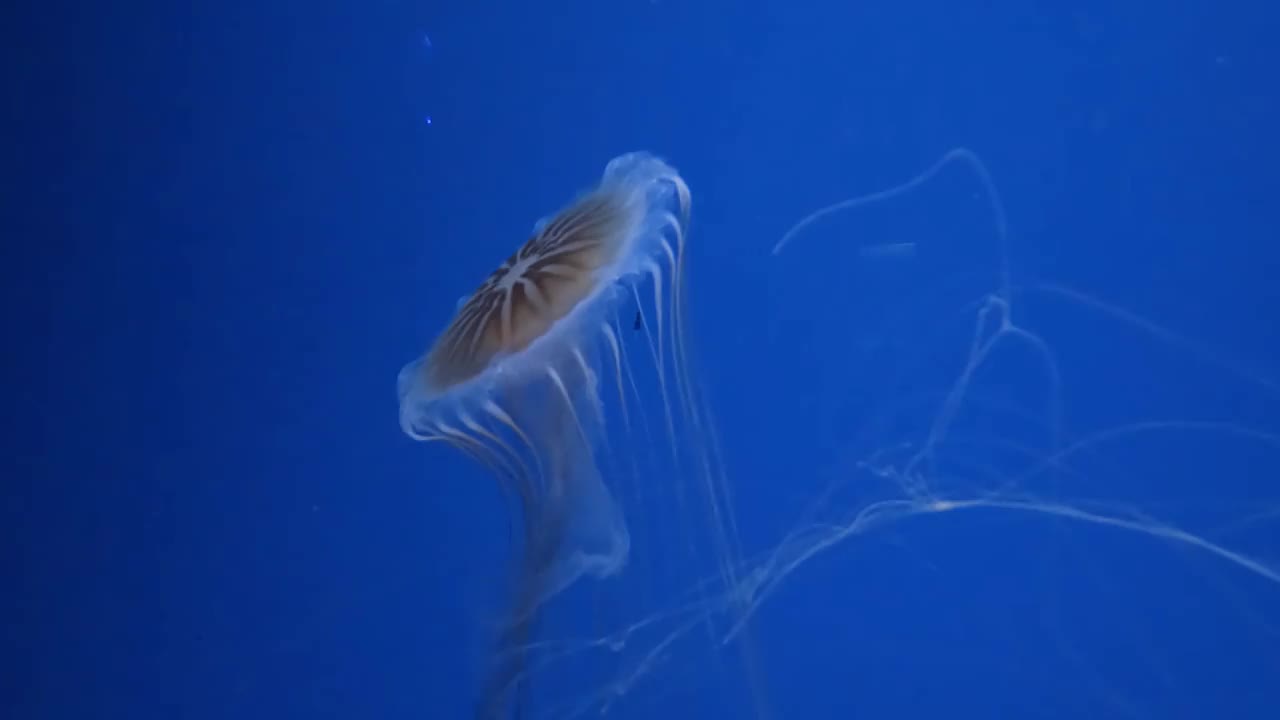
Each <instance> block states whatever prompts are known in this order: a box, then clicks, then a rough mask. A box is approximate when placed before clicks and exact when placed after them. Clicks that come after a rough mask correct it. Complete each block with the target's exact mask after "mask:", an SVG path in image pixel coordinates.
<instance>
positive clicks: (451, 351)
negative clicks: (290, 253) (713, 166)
mask: <svg viewBox="0 0 1280 720" xmlns="http://www.w3.org/2000/svg"><path fill="white" fill-rule="evenodd" d="M689 211H690V193H689V189H688V186H687V185H686V184H685V182H684V180H683V179H682V178H681V177H680V175H679V174H678V173H677V172H676V171H675V169H673V168H672V167H671V166H669V165H667V164H666V163H665V162H663V161H662V160H660V159H658V158H656V157H654V156H652V155H649V154H647V153H630V154H626V155H622V156H620V157H617V158H615V159H613V160H612V161H610V162H609V163H608V165H607V166H606V168H605V171H604V174H603V177H602V178H601V180H600V182H599V184H598V185H597V186H596V187H594V188H592V189H590V190H588V191H587V192H585V193H583V194H581V195H580V196H579V197H578V198H577V199H576V200H574V201H573V202H571V203H569V204H568V205H567V206H566V207H564V208H563V209H562V210H560V211H559V212H557V213H555V214H554V215H551V216H549V217H547V218H544V219H542V220H539V221H538V222H537V223H536V224H535V226H534V232H533V234H532V236H531V237H530V238H529V239H528V240H527V241H526V242H525V243H524V244H523V245H522V246H521V247H520V248H519V249H518V250H517V251H516V252H515V253H514V254H512V255H511V256H510V257H508V258H507V260H506V261H505V262H503V263H502V264H501V265H500V266H499V267H498V268H497V269H496V270H495V271H493V273H491V274H490V275H489V276H488V278H486V279H485V280H484V282H482V283H481V284H480V285H479V287H478V288H476V290H475V291H474V292H473V293H472V294H471V295H469V296H466V297H465V298H464V299H462V300H460V301H459V303H458V309H457V311H456V313H455V315H454V316H453V318H452V320H451V321H450V322H449V324H448V325H447V326H446V328H445V329H444V331H443V332H442V333H441V334H440V336H439V337H438V338H437V339H436V341H435V342H434V343H433V344H432V345H431V347H430V348H429V349H428V350H427V352H426V353H424V354H423V355H422V356H421V357H419V358H417V359H416V360H414V361H412V362H410V363H408V364H407V365H405V366H404V368H403V369H402V370H401V371H400V374H399V377H398V382H397V386H398V394H399V400H400V424H401V427H402V429H403V430H404V432H405V433H406V434H407V435H408V436H409V437H411V438H413V439H415V440H419V441H425V442H442V443H445V444H447V445H450V446H452V447H454V448H456V449H458V450H461V451H462V452H464V453H465V454H467V455H469V456H471V457H472V458H473V459H475V460H476V461H478V462H479V463H480V464H481V465H483V466H484V467H485V468H487V469H488V470H489V471H490V473H491V474H493V475H495V476H496V477H497V478H498V479H499V480H500V482H501V485H502V487H503V488H504V490H506V491H507V492H508V494H509V495H510V496H511V497H512V498H514V500H515V503H516V505H517V507H518V508H519V511H520V512H519V514H520V520H521V522H522V524H523V530H524V533H523V544H522V546H521V547H520V549H519V550H520V559H519V562H518V567H517V571H516V574H517V577H516V580H515V598H514V602H513V608H512V609H511V615H510V621H509V623H508V624H507V625H506V627H505V628H504V630H503V631H502V634H501V636H500V638H499V640H498V645H499V653H498V658H499V660H498V662H497V663H496V665H497V667H495V668H494V669H493V670H492V671H491V675H490V680H489V683H488V684H487V685H486V687H485V689H484V691H483V696H482V701H481V711H480V713H479V716H481V717H495V716H498V715H501V714H502V712H503V708H505V707H507V706H508V705H509V704H510V702H511V697H512V694H513V691H515V690H517V689H519V688H518V687H517V685H519V684H521V680H520V677H521V675H522V674H523V672H524V669H525V665H526V662H525V658H524V656H525V650H524V648H525V646H526V644H527V643H528V638H529V634H530V632H531V626H532V624H533V620H534V617H535V615H536V614H537V613H538V612H539V610H540V608H541V607H542V605H543V604H544V603H545V602H546V601H548V600H549V599H550V598H552V597H553V596H555V595H557V594H558V593H560V592H562V591H563V590H565V589H566V588H568V587H569V586H571V585H573V584H574V583H575V581H577V580H579V579H580V578H582V577H583V576H592V577H598V578H602V577H607V576H611V575H615V574H618V573H619V572H620V571H621V570H622V569H623V568H624V566H626V564H627V563H628V559H629V558H630V556H631V548H632V532H631V530H630V529H629V527H628V522H627V520H626V518H624V512H623V508H622V504H621V503H620V502H619V500H618V498H617V489H618V485H619V484H620V483H621V482H623V480H624V478H626V477H635V476H638V475H640V474H646V475H648V474H652V475H653V476H655V477H658V478H660V479H663V480H668V479H670V478H671V477H672V476H675V475H680V474H681V473H680V468H681V467H684V468H691V469H692V470H691V472H689V473H687V474H689V475H696V476H697V477H699V478H701V479H702V480H704V481H705V482H704V483H703V484H704V486H705V487H707V488H709V489H711V494H712V495H716V492H717V490H716V489H717V488H718V487H719V486H718V484H717V483H718V482H720V481H719V480H716V479H713V478H712V476H711V473H712V472H713V468H715V467H717V465H716V462H715V460H714V459H708V458H707V455H708V454H709V453H711V452H712V448H713V447H714V443H713V442H710V440H709V438H708V434H709V429H708V424H707V423H708V420H707V418H706V415H705V412H704V411H702V410H700V409H699V403H698V400H697V392H698V391H697V388H696V387H694V386H693V385H692V383H691V382H690V378H689V375H688V363H687V361H686V359H685V341H684V337H683V333H684V329H683V327H684V309H683V303H684V294H683V292H682V281H683V265H684V250H685V238H686V233H687V228H688V220H689ZM633 314H638V315H640V316H643V317H644V319H645V322H644V323H643V326H642V327H643V332H633V331H632V329H631V328H632V327H633V323H632V320H631V318H632V315H633ZM623 318H625V322H626V325H627V327H628V332H627V333H625V334H624V333H623V332H622V322H623ZM635 327H640V325H638V324H637V325H635ZM640 438H643V439H640ZM655 438H658V439H665V440H666V442H667V444H668V445H669V452H668V451H662V452H659V451H657V450H655V449H654V447H653V445H654V444H655V443H654V442H651V441H652V440H654V439H655ZM659 444H660V443H659ZM657 457H666V458H668V460H669V462H667V461H663V462H666V464H665V465H664V466H663V467H662V468H661V469H660V470H658V471H656V472H655V471H654V469H653V468H652V467H649V466H651V465H652V464H653V463H654V459H655V458H657ZM682 463H683V464H682ZM641 468H645V469H643V470H642V469H641ZM644 484H647V483H637V485H644ZM718 497H719V496H717V499H716V500H713V502H717V503H718V502H720V500H719V499H718ZM724 515H725V513H724V511H723V509H722V508H717V511H716V512H715V517H717V518H722V517H724ZM669 520H670V517H667V516H663V517H661V518H660V522H662V523H664V524H666V523H667V522H668V521H669ZM717 527H718V528H720V527H722V526H717ZM716 532H717V536H718V537H720V538H721V540H722V546H723V545H724V543H723V538H724V534H723V532H721V531H720V530H717V531H716Z"/></svg>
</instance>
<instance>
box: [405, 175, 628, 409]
mask: <svg viewBox="0 0 1280 720" xmlns="http://www.w3.org/2000/svg"><path fill="white" fill-rule="evenodd" d="M624 201H625V198H624V197H621V196H619V195H618V194H616V193H606V192H595V193H592V194H590V195H587V196H585V197H583V198H582V199H580V200H578V201H577V202H575V203H574V204H573V205H571V206H569V207H568V208H566V209H564V210H562V211H561V212H560V213H559V214H557V215H556V216H555V217H553V218H552V219H551V220H550V221H548V222H547V224H546V225H545V226H544V227H543V228H542V229H541V230H540V231H539V232H538V233H537V234H536V235H534V236H533V237H531V238H529V240H528V241H527V242H526V243H525V244H524V245H523V246H521V248H520V249H519V250H518V251H516V253H515V254H514V255H512V256H511V257H509V258H507V260H506V261H505V262H503V263H502V265H501V266H500V267H498V269H497V270H494V271H493V273H491V274H490V275H489V277H488V278H487V279H486V280H485V281H484V282H483V283H481V285H480V287H479V288H477V289H476V291H475V292H474V293H472V295H471V297H470V299H468V300H467V302H466V304H465V305H463V306H462V308H461V309H460V310H458V314H457V315H455V316H454V318H453V321H452V322H451V323H449V327H448V328H447V329H446V330H445V331H444V334H443V335H441V337H440V339H439V340H438V341H436V344H435V347H433V348H432V349H431V352H430V354H429V355H428V357H427V363H426V367H425V371H426V373H427V379H428V381H429V382H430V383H431V384H432V385H433V386H435V387H438V388H444V387H448V386H450V385H453V384H456V383H459V382H463V381H465V380H467V379H469V378H472V377H474V376H475V375H477V374H479V373H480V372H481V371H482V370H484V368H485V366H487V365H488V364H489V362H490V361H491V360H492V359H493V358H494V356H496V355H498V354H499V353H515V352H519V351H521V350H523V349H524V348H526V347H528V345H529V344H530V343H532V342H533V341H534V340H536V339H537V338H538V337H540V336H542V335H543V334H544V333H546V332H547V331H548V330H550V329H551V327H552V326H553V325H554V324H555V323H556V321H558V320H560V319H561V318H563V317H565V316H566V315H568V314H569V312H570V311H572V310H573V308H574V307H575V306H576V305H577V304H578V303H579V302H581V301H582V300H583V299H584V298H586V297H587V296H588V295H589V294H591V292H592V291H593V290H594V289H595V284H596V282H597V281H598V280H597V274H596V271H597V270H599V269H600V268H602V267H605V266H607V265H609V264H610V263H612V262H613V261H614V260H615V259H616V258H617V255H618V252H619V250H620V249H621V246H622V243H623V241H624V240H625V239H626V235H625V234H626V232H627V230H628V227H627V226H628V225H629V222H628V220H629V210H628V208H627V207H626V204H625V202H624Z"/></svg>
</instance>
